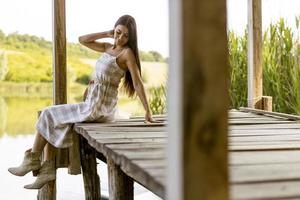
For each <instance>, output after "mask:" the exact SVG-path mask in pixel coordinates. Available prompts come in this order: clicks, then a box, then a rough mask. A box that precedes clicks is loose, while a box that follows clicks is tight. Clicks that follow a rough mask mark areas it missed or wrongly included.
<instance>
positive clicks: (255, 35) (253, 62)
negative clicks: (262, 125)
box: [248, 0, 263, 109]
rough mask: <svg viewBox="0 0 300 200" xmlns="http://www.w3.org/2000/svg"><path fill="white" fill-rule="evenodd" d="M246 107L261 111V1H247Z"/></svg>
mask: <svg viewBox="0 0 300 200" xmlns="http://www.w3.org/2000/svg"><path fill="white" fill-rule="evenodd" d="M248 12H249V13H248V30H249V31H248V107H251V108H257V109H262V108H263V107H262V95H263V87H262V86H263V85H262V84H263V83H262V81H263V79H262V78H263V74H262V71H263V70H262V14H261V0H248Z"/></svg>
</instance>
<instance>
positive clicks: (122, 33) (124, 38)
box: [114, 25, 129, 46]
mask: <svg viewBox="0 0 300 200" xmlns="http://www.w3.org/2000/svg"><path fill="white" fill-rule="evenodd" d="M114 39H115V43H116V45H119V46H124V45H126V44H127V42H128V39H129V33H128V28H127V27H126V26H123V25H118V26H116V28H115V33H114Z"/></svg>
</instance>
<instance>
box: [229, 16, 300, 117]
mask: <svg viewBox="0 0 300 200" xmlns="http://www.w3.org/2000/svg"><path fill="white" fill-rule="evenodd" d="M295 21H296V31H292V28H291V27H289V26H288V25H287V23H286V22H285V20H284V19H280V20H279V21H278V22H276V23H274V24H270V26H269V27H268V29H267V30H266V31H265V32H264V34H263V52H262V54H263V55H262V57H263V94H264V95H267V96H272V97H273V110H274V111H278V112H284V113H294V114H300V37H299V21H300V16H299V17H296V20H295ZM228 38H229V63H230V91H229V93H230V107H231V108H238V107H240V106H247V31H245V34H244V35H243V36H237V35H236V34H235V33H233V32H229V34H228Z"/></svg>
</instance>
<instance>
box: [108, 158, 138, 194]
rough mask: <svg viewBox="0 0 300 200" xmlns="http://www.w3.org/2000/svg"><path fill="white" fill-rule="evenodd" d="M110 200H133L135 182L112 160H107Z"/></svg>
mask: <svg viewBox="0 0 300 200" xmlns="http://www.w3.org/2000/svg"><path fill="white" fill-rule="evenodd" d="M107 167H108V177H109V178H108V180H109V183H108V184H109V200H133V180H132V179H131V178H130V177H129V176H127V175H126V174H125V173H124V172H123V171H122V170H121V169H120V166H118V165H117V164H116V163H115V162H114V161H113V160H112V159H111V158H109V159H107Z"/></svg>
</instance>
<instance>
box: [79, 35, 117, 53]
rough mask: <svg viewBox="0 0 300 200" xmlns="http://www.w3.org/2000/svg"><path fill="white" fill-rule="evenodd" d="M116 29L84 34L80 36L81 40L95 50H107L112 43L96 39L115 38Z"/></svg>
mask: <svg viewBox="0 0 300 200" xmlns="http://www.w3.org/2000/svg"><path fill="white" fill-rule="evenodd" d="M113 35H114V30H111V31H105V32H100V33H91V34H87V35H82V36H80V37H79V38H78V40H79V42H80V43H81V44H82V45H84V46H86V47H88V48H90V49H93V50H95V51H99V52H105V51H106V49H107V48H109V47H111V44H110V43H107V42H98V41H96V40H98V39H102V38H113Z"/></svg>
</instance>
